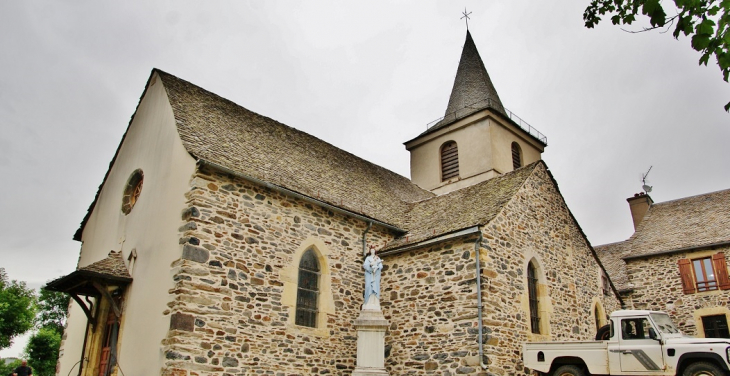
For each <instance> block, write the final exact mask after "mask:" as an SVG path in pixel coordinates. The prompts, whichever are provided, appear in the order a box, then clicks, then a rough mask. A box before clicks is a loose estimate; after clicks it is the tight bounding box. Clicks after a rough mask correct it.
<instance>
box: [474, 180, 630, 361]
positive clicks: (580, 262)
mask: <svg viewBox="0 0 730 376" xmlns="http://www.w3.org/2000/svg"><path fill="white" fill-rule="evenodd" d="M483 234H484V235H483V236H484V241H483V243H482V247H483V248H484V249H485V250H486V252H483V260H484V262H483V263H482V265H483V268H484V272H483V273H484V281H483V284H484V285H485V289H484V291H485V293H484V322H485V325H487V326H488V327H490V328H491V330H490V333H489V337H490V339H489V341H488V346H487V347H486V350H485V351H486V354H487V356H488V357H489V358H490V360H491V364H490V369H489V372H490V373H495V374H501V375H516V374H520V373H523V372H525V370H524V368H523V366H522V360H521V345H522V343H523V342H525V341H544V340H592V339H593V338H594V337H595V334H596V323H595V319H594V313H593V311H592V307H593V306H594V305H595V304H596V302H599V303H600V306H602V307H603V310H604V311H605V312H608V313H610V312H611V311H613V310H616V309H619V307H620V304H619V302H618V299H616V297H615V296H613V295H604V294H603V291H602V286H601V278H600V268H599V267H598V264H597V262H596V260H595V258H594V257H593V255H592V254H591V252H590V249H589V247H588V244H587V243H586V240H585V238H584V237H583V235H582V234H581V232H580V229H579V228H578V227H577V226H576V225H575V223H574V221H573V219H572V218H571V215H570V212H569V211H568V208H567V206H566V204H565V202H564V200H563V198H562V196H561V195H560V193H559V192H558V191H557V190H556V187H555V184H553V182H552V181H551V178H550V177H549V175H548V173H547V171H546V170H545V169H544V167H539V168H536V169H535V172H534V173H533V175H532V176H531V177H530V178H528V179H527V181H526V182H525V184H524V186H523V187H522V188H521V189H520V191H519V192H518V193H517V195H516V196H515V197H513V199H512V200H511V201H510V202H509V203H508V204H507V205H506V207H505V208H504V209H503V211H502V213H500V214H499V215H498V216H497V217H496V218H495V219H494V220H493V221H492V222H491V223H490V224H488V225H487V226H485V228H484V229H483ZM531 259H534V260H535V261H536V263H537V267H538V280H539V281H538V295H539V296H540V299H539V300H540V304H539V311H540V318H541V321H542V322H543V323H542V325H541V328H542V330H541V334H540V335H536V334H533V333H532V332H531V330H530V321H529V317H530V316H529V300H528V292H527V276H526V273H527V265H528V262H529V261H530V260H531ZM517 354H520V355H519V356H516V355H517Z"/></svg>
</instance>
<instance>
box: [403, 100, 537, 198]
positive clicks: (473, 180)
mask: <svg viewBox="0 0 730 376" xmlns="http://www.w3.org/2000/svg"><path fill="white" fill-rule="evenodd" d="M448 141H455V142H456V146H457V148H458V152H459V177H458V178H452V179H449V180H448V181H442V180H441V146H442V145H443V144H444V143H446V142H448ZM512 142H517V143H518V144H519V145H520V148H521V150H522V166H525V165H528V164H530V163H532V162H535V161H538V160H540V158H541V154H542V152H543V150H544V146H543V145H542V144H540V143H538V142H537V141H535V140H534V139H532V138H531V137H528V136H526V135H525V133H524V131H523V130H521V129H519V128H518V127H516V126H514V125H512V124H511V123H508V122H506V121H504V120H502V119H501V118H499V117H496V116H494V115H493V114H492V113H491V112H490V111H489V110H486V111H482V112H479V113H476V114H474V115H471V116H468V117H466V118H464V119H462V120H460V121H458V122H456V123H454V124H451V125H449V126H448V127H445V128H442V129H439V130H437V131H436V132H434V133H431V134H428V135H426V136H423V137H420V138H417V139H414V140H411V141H409V142H407V143H406V148H407V149H408V150H409V151H410V153H411V180H412V181H413V183H415V184H416V185H418V186H419V187H421V188H423V189H426V190H430V191H432V192H434V193H436V194H443V193H447V192H451V191H454V190H457V189H461V188H464V187H467V186H470V185H474V184H477V183H480V182H483V181H485V180H488V179H491V178H493V177H496V176H499V175H502V174H505V173H507V172H510V171H512V170H513V166H512Z"/></svg>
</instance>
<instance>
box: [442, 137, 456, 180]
mask: <svg viewBox="0 0 730 376" xmlns="http://www.w3.org/2000/svg"><path fill="white" fill-rule="evenodd" d="M458 176H459V150H458V149H457V147H456V142H454V141H449V142H447V143H445V144H443V145H442V146H441V181H446V180H449V179H451V178H454V177H458Z"/></svg>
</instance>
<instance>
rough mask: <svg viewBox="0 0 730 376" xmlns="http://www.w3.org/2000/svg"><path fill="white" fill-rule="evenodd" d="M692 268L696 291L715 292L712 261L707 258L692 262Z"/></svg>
mask: <svg viewBox="0 0 730 376" xmlns="http://www.w3.org/2000/svg"><path fill="white" fill-rule="evenodd" d="M692 267H693V269H694V272H695V280H696V281H697V291H710V290H717V280H716V279H715V271H714V270H712V260H711V259H710V258H709V257H705V258H701V259H697V260H692Z"/></svg>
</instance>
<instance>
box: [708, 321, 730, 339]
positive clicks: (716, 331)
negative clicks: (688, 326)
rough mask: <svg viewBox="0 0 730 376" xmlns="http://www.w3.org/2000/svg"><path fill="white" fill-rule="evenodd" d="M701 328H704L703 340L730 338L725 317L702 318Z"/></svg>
mask: <svg viewBox="0 0 730 376" xmlns="http://www.w3.org/2000/svg"><path fill="white" fill-rule="evenodd" d="M702 326H703V327H704V328H705V338H730V331H728V327H727V317H725V315H713V316H703V317H702Z"/></svg>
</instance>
